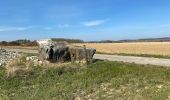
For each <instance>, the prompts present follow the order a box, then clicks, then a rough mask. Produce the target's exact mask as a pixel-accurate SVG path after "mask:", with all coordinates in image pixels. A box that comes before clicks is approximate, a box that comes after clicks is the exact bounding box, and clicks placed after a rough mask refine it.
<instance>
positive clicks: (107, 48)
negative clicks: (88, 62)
mask: <svg viewBox="0 0 170 100" xmlns="http://www.w3.org/2000/svg"><path fill="white" fill-rule="evenodd" d="M74 45H77V46H83V45H86V46H87V47H91V48H96V49H97V52H101V53H112V54H121V53H125V54H149V55H163V56H170V42H138V43H83V44H82V43H80V44H74Z"/></svg>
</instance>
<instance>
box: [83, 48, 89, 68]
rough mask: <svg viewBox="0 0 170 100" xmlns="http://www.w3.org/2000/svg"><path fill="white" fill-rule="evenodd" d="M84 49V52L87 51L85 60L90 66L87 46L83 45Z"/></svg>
mask: <svg viewBox="0 0 170 100" xmlns="http://www.w3.org/2000/svg"><path fill="white" fill-rule="evenodd" d="M83 47H84V51H85V60H86V64H87V65H88V64H89V61H88V56H87V49H86V45H83Z"/></svg>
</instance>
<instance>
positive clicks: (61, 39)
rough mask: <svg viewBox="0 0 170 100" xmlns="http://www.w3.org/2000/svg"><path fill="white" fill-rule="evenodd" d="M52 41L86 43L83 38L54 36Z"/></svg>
mask: <svg viewBox="0 0 170 100" xmlns="http://www.w3.org/2000/svg"><path fill="white" fill-rule="evenodd" d="M52 41H57V42H58V41H66V42H68V43H84V41H83V40H80V39H65V38H52Z"/></svg>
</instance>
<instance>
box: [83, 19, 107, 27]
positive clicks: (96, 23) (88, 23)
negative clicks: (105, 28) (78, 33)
mask: <svg viewBox="0 0 170 100" xmlns="http://www.w3.org/2000/svg"><path fill="white" fill-rule="evenodd" d="M107 21H108V19H104V20H93V21H87V22H83V23H82V24H83V25H84V26H88V27H91V26H98V25H101V24H104V23H105V22H107Z"/></svg>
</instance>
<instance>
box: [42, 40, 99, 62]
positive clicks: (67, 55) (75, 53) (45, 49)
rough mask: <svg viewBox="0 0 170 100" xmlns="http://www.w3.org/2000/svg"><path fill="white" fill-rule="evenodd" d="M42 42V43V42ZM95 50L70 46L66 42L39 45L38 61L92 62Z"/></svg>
mask: <svg viewBox="0 0 170 100" xmlns="http://www.w3.org/2000/svg"><path fill="white" fill-rule="evenodd" d="M43 42H44V41H43ZM95 52H96V49H93V48H85V47H78V46H73V45H70V44H68V43H66V42H53V41H50V42H49V43H46V42H45V44H43V43H42V42H41V43H40V44H39V59H40V60H48V61H51V62H66V61H72V62H73V61H81V60H85V61H86V62H88V63H91V62H92V58H93V55H94V54H95Z"/></svg>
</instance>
